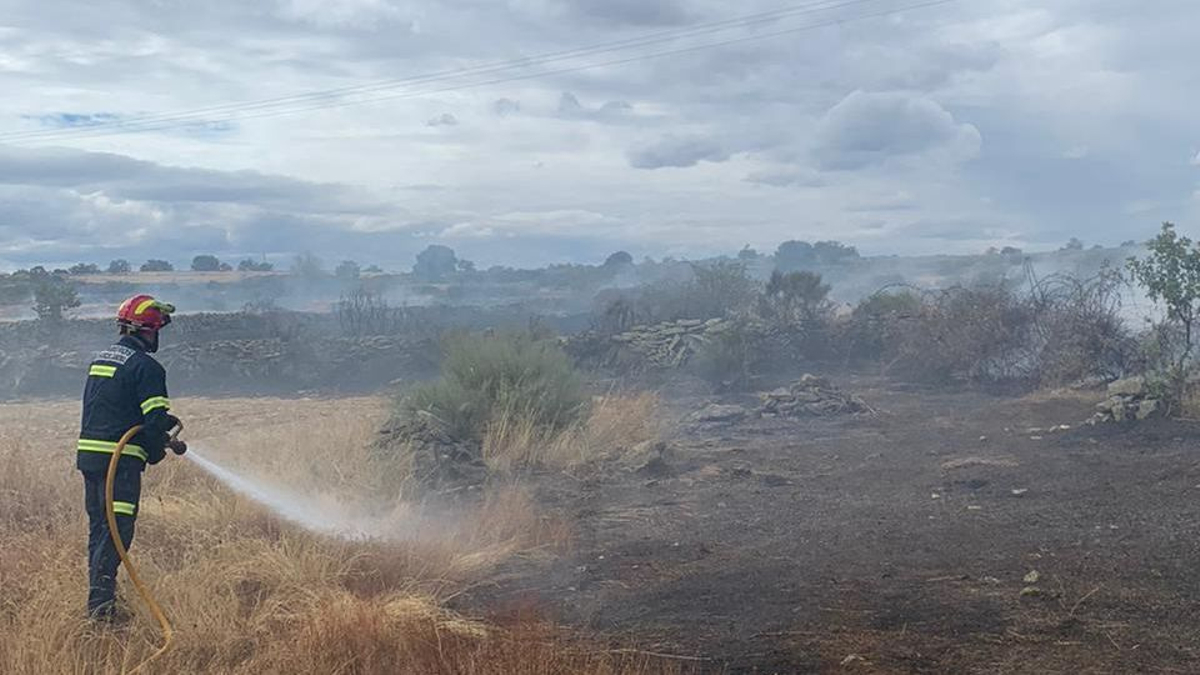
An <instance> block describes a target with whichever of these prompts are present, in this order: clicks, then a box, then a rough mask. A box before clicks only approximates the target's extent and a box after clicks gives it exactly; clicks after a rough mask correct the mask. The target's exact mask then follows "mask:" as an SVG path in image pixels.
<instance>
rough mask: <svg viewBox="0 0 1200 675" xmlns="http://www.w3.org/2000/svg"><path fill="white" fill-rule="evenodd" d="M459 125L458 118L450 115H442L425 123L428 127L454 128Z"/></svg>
mask: <svg viewBox="0 0 1200 675" xmlns="http://www.w3.org/2000/svg"><path fill="white" fill-rule="evenodd" d="M457 125H458V118H457V117H455V116H454V115H451V114H450V113H442V114H441V115H438V116H437V117H434V118H433V119H431V120H429V121H428V122H426V123H425V126H427V127H453V126H457Z"/></svg>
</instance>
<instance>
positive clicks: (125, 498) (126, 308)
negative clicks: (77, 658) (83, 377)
mask: <svg viewBox="0 0 1200 675" xmlns="http://www.w3.org/2000/svg"><path fill="white" fill-rule="evenodd" d="M174 311H175V308H174V307H173V306H171V305H169V304H166V303H163V302H159V301H158V300H155V299H154V298H153V297H151V296H149V295H137V296H134V297H132V298H129V299H128V300H126V301H125V302H124V303H122V304H121V307H120V309H118V310H117V326H118V330H119V333H120V338H119V339H118V341H117V342H116V344H114V345H112V346H111V347H108V348H107V349H105V350H104V351H102V352H100V353H99V354H97V355H96V358H95V360H93V361H92V363H91V365H90V366H89V367H88V374H87V382H86V384H85V385H84V391H83V415H82V420H81V428H80V433H79V444H78V447H77V450H78V451H77V453H76V467H77V468H78V469H79V471H80V472H81V473H82V474H83V482H84V504H85V507H86V509H87V514H88V588H89V590H88V600H87V612H88V616H89V618H91V619H94V620H98V621H103V622H107V623H114V624H116V623H123V622H125V621H126V620H128V618H129V616H128V614H127V613H126V612H125V611H124V610H121V609H119V608H118V607H117V605H116V575H117V567H118V566H119V565H120V564H121V561H120V558H119V557H118V555H117V549H116V547H115V546H113V542H112V539H111V536H110V535H109V529H108V521H107V518H106V515H105V496H104V483H105V477H106V475H107V472H108V465H109V460H110V459H111V458H112V453H113V452H114V451H115V450H116V447H117V441H119V440H120V438H121V436H123V435H124V434H125V432H126V431H128V430H129V429H130V427H133V426H135V425H138V424H141V425H143V429H142V430H141V432H139V433H138V434H137V435H136V436H134V437H133V439H132V440H131V441H130V442H129V444H127V445H126V446H125V449H124V450H123V451H122V453H121V457H120V459H119V460H118V464H117V473H116V478H115V480H114V482H113V511H114V513H115V515H116V520H117V530H118V532H119V534H120V536H121V540H122V542H123V543H124V544H125V547H126V549H128V548H129V546H130V544H131V543H132V542H133V530H134V523H135V522H136V521H137V515H138V503H139V498H140V497H141V490H142V472H143V471H144V470H145V468H146V464H158V463H159V462H161V461H162V460H163V458H164V457H165V456H166V448H168V447H169V448H170V449H171V450H172V451H174V452H175V453H176V454H179V455H182V454H183V453H184V452H187V445H186V444H185V443H184V442H183V441H179V440H171V438H170V436H169V432H170V431H171V430H172V429H174V428H175V427H176V426H177V425H178V424H179V419H178V418H176V417H175V416H173V415H172V414H171V412H170V410H171V400H170V399H169V398H168V397H167V381H166V370H165V369H164V368H163V367H162V365H161V364H160V363H159V362H158V361H156V360H155V359H154V357H152V356H150V354H153V353H154V352H156V351H158V333H159V331H160V330H161V329H162V328H163V327H164V326H166V325H167V324H169V323H171V313H172V312H174Z"/></svg>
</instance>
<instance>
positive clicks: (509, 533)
mask: <svg viewBox="0 0 1200 675" xmlns="http://www.w3.org/2000/svg"><path fill="white" fill-rule="evenodd" d="M179 408H180V409H179V411H178V412H179V413H180V414H181V416H183V417H184V419H185V420H187V421H188V423H189V426H188V438H189V439H190V440H192V441H194V442H196V444H197V445H198V446H207V451H208V452H209V453H210V454H212V455H213V456H215V457H218V458H219V459H220V460H221V461H222V462H224V463H228V464H230V465H233V466H237V467H238V469H239V471H241V472H243V473H245V474H248V475H254V476H258V477H260V478H262V479H264V480H271V481H274V482H275V483H278V484H280V485H286V486H290V487H291V488H292V489H294V490H296V491H299V492H300V493H301V494H308V495H312V496H313V498H314V499H327V500H329V503H336V502H337V501H338V500H346V501H349V502H353V501H354V500H355V499H360V500H361V499H364V497H363V495H368V497H366V498H365V499H367V500H368V501H374V502H378V501H379V500H381V499H386V498H388V497H389V490H388V489H386V486H385V485H381V483H383V482H385V479H384V478H382V477H381V476H383V475H384V473H383V472H382V471H381V470H380V469H381V468H380V467H379V466H378V465H375V464H373V461H374V460H372V459H371V455H370V454H369V453H368V452H367V451H366V447H365V446H366V441H368V440H369V439H370V437H371V434H372V433H373V430H374V429H375V428H376V427H377V425H378V423H379V421H380V420H381V419H382V417H383V415H384V414H386V410H385V409H386V405H385V404H384V403H382V402H378V401H372V400H369V399H353V400H343V401H281V400H263V399H259V400H247V399H231V400H221V401H181V402H180V403H179ZM77 413H78V405H77V404H75V403H72V402H63V403H45V402H43V403H38V404H22V405H5V406H3V408H2V409H0V429H2V431H0V462H3V470H0V503H2V504H3V505H4V509H3V511H2V512H0V673H5V674H12V675H25V674H28V675H34V674H37V675H42V674H45V673H79V674H84V673H87V674H92V673H97V674H99V673H121V672H123V671H125V670H127V669H129V668H131V667H133V666H134V665H136V664H138V663H140V662H141V661H142V660H143V659H145V658H146V657H147V656H148V655H150V654H151V653H152V652H153V651H154V650H155V648H156V646H157V643H158V639H159V638H158V634H157V629H156V626H155V625H154V623H153V622H152V620H151V619H150V618H149V616H148V615H147V614H146V613H145V611H144V610H143V609H142V608H141V603H140V600H138V599H137V598H136V596H135V595H133V589H132V588H131V587H130V586H129V585H128V584H127V582H126V581H125V579H124V574H123V573H122V584H121V586H122V588H123V594H124V596H125V598H126V601H127V602H128V603H129V605H130V606H131V607H133V608H135V609H137V610H138V611H137V618H136V620H135V622H134V623H133V624H132V625H131V626H130V627H129V628H128V629H126V630H125V631H122V632H108V631H100V630H96V629H94V628H93V627H90V626H89V625H88V624H87V623H86V622H85V621H84V620H83V618H82V614H83V606H84V601H85V594H86V588H85V586H86V578H87V576H86V563H85V548H86V544H85V540H86V527H85V526H86V517H85V516H84V514H83V509H82V482H81V480H80V479H79V476H78V474H77V472H76V471H75V470H74V467H73V454H72V451H71V442H70V441H71V438H72V436H73V434H74V433H75V431H74V425H73V424H72V421H73V420H74V419H77ZM611 414H612V415H614V416H617V411H616V410H615V409H612V413H611ZM617 427H619V425H618V424H617V423H616V421H615V419H614V420H612V421H610V422H609V423H608V424H599V423H597V425H596V426H595V427H594V428H593V429H592V431H591V432H590V433H592V434H593V437H592V440H596V439H599V438H605V437H614V436H620V434H621V433H623V432H621V431H619V430H618V429H617ZM581 433H582V432H581ZM596 442H599V441H596ZM403 496H404V493H403V491H402V490H401V491H399V493H396V492H392V493H391V494H390V497H391V498H393V499H395V498H402V497H403ZM142 505H143V506H142V512H141V516H140V517H139V521H138V532H137V536H136V539H135V542H134V545H133V548H132V553H133V555H134V557H135V560H136V562H137V564H138V566H139V568H140V569H141V571H142V574H143V576H144V577H145V578H146V579H147V580H148V582H149V583H150V584H151V586H152V588H153V591H154V593H155V594H156V596H157V597H158V598H159V600H160V602H162V604H163V606H164V607H165V608H166V609H167V611H168V613H169V615H170V616H171V617H172V619H173V622H174V624H175V626H176V629H177V631H178V633H177V636H176V641H175V646H174V648H173V649H172V650H171V651H170V652H169V653H168V654H166V655H165V656H164V657H163V658H162V659H161V660H160V661H157V662H155V663H154V664H153V665H152V666H151V667H150V668H149V669H148V671H147V672H151V673H231V674H238V673H347V674H349V673H364V674H366V673H414V674H415V673H422V674H424V673H539V674H541V673H546V674H548V673H597V674H600V673H605V674H607V673H613V674H616V673H651V672H667V671H670V670H671V668H672V667H671V666H670V664H666V665H664V664H662V663H660V662H656V661H654V660H652V659H650V658H648V657H643V656H638V655H631V654H614V653H608V652H605V651H603V650H596V649H592V648H589V647H588V646H587V645H584V644H580V643H579V642H577V641H576V640H575V639H573V638H570V637H567V636H566V635H565V634H564V633H562V632H560V631H558V630H556V629H555V628H553V627H551V626H548V625H546V624H543V623H537V622H531V623H522V624H518V625H503V626H500V625H494V624H491V623H489V622H487V621H486V620H485V619H484V618H481V617H473V616H465V615H462V614H458V613H455V612H453V611H450V610H448V609H447V608H446V603H447V601H448V600H449V599H450V598H453V597H454V596H456V595H458V594H461V593H462V592H464V590H466V589H469V588H471V587H472V586H474V585H477V584H481V583H486V582H487V581H488V579H489V577H490V575H492V574H494V573H495V571H496V568H497V566H498V565H499V564H501V563H502V562H503V561H504V560H505V559H507V558H508V557H510V556H512V555H516V554H527V553H538V552H541V553H542V554H545V555H552V554H553V553H554V552H555V551H556V550H557V548H558V547H560V546H561V545H562V544H563V542H564V538H565V530H564V529H563V526H562V525H561V524H559V523H554V522H552V521H547V520H545V519H543V518H541V517H540V516H539V514H538V513H537V511H536V509H535V508H534V506H533V504H532V503H531V502H530V500H529V499H527V498H525V497H524V496H523V495H522V494H521V493H520V492H517V491H512V490H509V491H505V492H501V493H496V494H492V495H489V496H488V498H487V499H485V500H483V502H482V504H481V505H480V506H479V507H478V510H477V511H474V512H472V513H469V514H462V515H464V517H462V518H459V519H457V520H456V521H455V523H454V526H453V527H447V528H444V531H443V532H442V533H441V536H436V537H435V536H410V537H406V538H404V539H400V540H396V541H386V540H376V541H342V540H338V539H334V538H330V537H324V536H319V535H315V534H312V533H310V532H308V531H305V530H303V529H301V528H299V527H296V526H294V525H292V524H289V523H288V522H286V521H284V520H281V519H280V518H278V517H276V516H275V515H273V514H272V513H270V512H268V511H266V510H264V509H263V508H261V507H259V506H257V505H256V504H254V503H253V502H251V501H248V500H247V499H245V498H243V497H240V496H238V495H236V494H233V493H231V492H230V491H229V490H228V489H226V488H225V487H224V486H222V485H221V484H219V483H218V482H216V481H215V480H213V479H212V478H210V477H208V476H207V475H206V474H204V473H202V472H201V471H199V470H198V469H197V468H196V467H195V466H193V465H192V464H190V463H188V462H186V461H184V460H180V459H178V458H175V457H170V458H168V460H166V461H165V462H164V463H163V464H160V465H159V466H157V467H152V468H151V469H150V470H149V471H148V472H147V474H146V480H145V485H144V490H143V501H142Z"/></svg>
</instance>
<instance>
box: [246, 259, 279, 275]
mask: <svg viewBox="0 0 1200 675" xmlns="http://www.w3.org/2000/svg"><path fill="white" fill-rule="evenodd" d="M237 268H238V271H239V272H270V271H271V270H274V269H275V266H274V265H272V264H271V263H269V262H267V261H265V260H263V261H258V260H255V259H253V258H246V259H245V260H243V261H241V262H240V263H238V266H237Z"/></svg>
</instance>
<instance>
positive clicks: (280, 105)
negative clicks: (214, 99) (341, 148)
mask: <svg viewBox="0 0 1200 675" xmlns="http://www.w3.org/2000/svg"><path fill="white" fill-rule="evenodd" d="M873 1H875V0H843V1H841V2H830V1H829V0H825V2H819V3H812V4H808V5H801V6H794V7H791V8H784V9H779V10H774V11H771V12H762V13H759V14H754V15H748V16H743V17H738V18H734V19H726V20H723V21H715V22H710V23H708V24H702V25H699V26H693V27H691V28H688V29H684V30H676V31H663V32H659V33H655V34H652V35H650V36H643V37H641V38H631V39H627V40H622V41H617V42H612V43H606V44H605V45H596V46H592V47H585V48H580V49H573V50H566V51H561V52H554V53H551V54H546V55H542V56H537V57H529V58H524V59H516V60H512V61H508V62H499V63H494V64H485V65H481V66H476V67H472V68H467V69H462V70H454V71H442V72H440V73H431V74H428V75H419V76H413V77H408V78H403V79H398V80H390V81H384V82H377V83H371V84H363V85H356V86H350V87H342V88H339V89H330V90H323V91H315V92H309V93H306V94H298V95H294V96H289V97H280V98H277V99H265V100H262V101H251V102H246V103H240V104H226V105H221V106H212V107H209V108H199V109H195V110H192V111H183V112H178V113H170V114H164V115H151V116H145V117H142V118H138V119H134V120H125V121H121V122H115V123H111V124H104V125H97V126H92V127H85V128H71V129H52V130H43V131H30V132H14V133H10V134H0V142H19V141H31V140H57V139H73V138H87V137H92V136H102V135H111V134H120V133H138V132H150V131H161V130H166V129H171V128H175V127H179V126H187V125H189V124H196V123H206V124H223V123H229V122H237V121H242V120H252V119H264V118H270V117H277V116H281V115H291V114H297V113H302V112H309V111H315V110H325V109H331V108H338V107H344V106H350V105H363V104H368V103H376V102H380V101H389V100H397V99H405V98H414V97H418V96H428V95H431V94H438V93H446V92H452V91H461V90H464V89H471V88H477V87H483V86H488V85H493V84H503V83H508V82H516V81H522V80H530V79H537V78H542V77H548V76H552V75H561V74H567V73H573V72H579V71H584V70H590V69H595V68H604V67H610V66H618V65H625V64H629V63H634V62H637V61H643V60H650V59H655V58H664V57H669V56H675V55H680V54H686V53H692V52H698V51H703V50H708V49H715V48H720V47H725V46H730V45H734V44H739V43H744V42H751V41H757V40H765V39H769V38H774V37H781V36H784V35H790V34H795V33H800V32H804V31H810V30H816V29H819V28H824V27H828V26H833V25H839V24H844V23H850V22H854V21H861V20H865V19H871V18H879V17H884V16H889V15H894V14H899V13H902V12H907V11H912V10H917V9H923V8H929V7H934V6H938V5H945V4H949V3H951V2H955V1H956V0H926V1H925V2H920V3H915V4H909V5H904V6H901V7H894V8H891V9H886V10H879V11H876V12H871V13H865V14H857V15H853V16H845V17H840V18H835V19H830V20H824V21H821V22H817V23H810V24H805V25H801V26H792V27H789V28H786V29H780V30H776V31H769V32H763V33H755V34H752V35H745V36H740V37H735V38H729V39H725V40H720V41H714V42H705V43H701V44H695V45H690V46H687V47H681V48H676V49H669V50H663V51H657V52H649V53H643V54H636V55H633V56H628V57H623V58H619V59H610V60H605V61H599V62H592V63H584V64H580V65H574V66H566V67H562V68H557V69H552V70H543V71H537V72H533V73H521V74H516V75H508V76H504V77H497V78H492V79H487V80H482V81H474V82H468V83H459V84H453V85H448V86H445V87H440V88H433V89H428V88H421V89H416V90H412V91H403V92H399V93H394V94H390V95H387V94H385V95H382V96H371V97H369V98H361V99H351V100H347V99H345V97H346V96H351V95H356V94H357V95H364V94H375V93H383V92H387V91H389V90H391V89H397V88H401V87H403V86H405V85H412V84H425V85H437V84H440V83H442V82H450V81H453V80H456V79H461V78H462V77H464V76H468V75H475V76H479V75H488V74H493V73H501V72H504V71H508V70H513V69H516V68H527V67H530V66H537V65H550V64H554V63H557V62H560V61H566V60H570V59H575V58H579V57H580V56H585V55H591V56H597V55H605V54H608V53H620V52H623V51H629V50H630V49H633V48H638V47H645V46H648V45H654V44H658V43H662V42H667V41H674V40H677V39H680V38H681V37H694V36H696V35H703V34H708V33H719V32H724V31H728V30H730V29H731V28H744V27H749V26H753V25H756V24H760V23H767V22H772V21H776V20H778V19H780V18H785V17H787V16H789V15H799V14H811V13H816V12H821V11H831V10H835V9H844V8H846V7H851V6H857V5H863V4H868V3H870V2H873ZM297 106H299V107H297ZM214 111H215V112H226V113H228V114H229V116H226V117H224V118H216V119H212V118H210V115H211V113H213V112H214Z"/></svg>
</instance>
